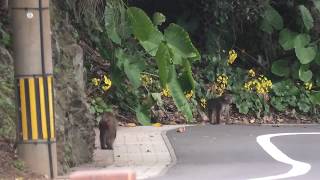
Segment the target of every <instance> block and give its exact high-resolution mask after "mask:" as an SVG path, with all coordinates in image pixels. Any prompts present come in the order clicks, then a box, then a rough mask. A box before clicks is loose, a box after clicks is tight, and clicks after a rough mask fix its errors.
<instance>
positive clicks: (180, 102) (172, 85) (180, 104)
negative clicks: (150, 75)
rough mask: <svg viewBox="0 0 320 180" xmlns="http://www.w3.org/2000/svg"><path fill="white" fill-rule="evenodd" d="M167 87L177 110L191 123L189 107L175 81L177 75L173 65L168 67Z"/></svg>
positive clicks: (191, 116) (191, 117)
mask: <svg viewBox="0 0 320 180" xmlns="http://www.w3.org/2000/svg"><path fill="white" fill-rule="evenodd" d="M169 74H170V75H169V82H168V87H169V90H170V93H171V96H172V97H173V100H174V102H175V104H176V106H177V108H178V109H179V110H180V111H181V112H182V113H183V115H184V116H185V117H186V119H187V121H188V122H191V121H193V115H192V111H191V108H190V105H189V103H188V101H187V99H186V97H185V96H184V93H183V91H182V89H181V87H180V85H179V82H178V80H177V73H176V70H175V67H174V65H171V66H170V71H169Z"/></svg>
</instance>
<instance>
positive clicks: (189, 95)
mask: <svg viewBox="0 0 320 180" xmlns="http://www.w3.org/2000/svg"><path fill="white" fill-rule="evenodd" d="M192 96H193V90H191V91H190V92H188V93H186V98H187V99H188V100H190V99H191V98H192Z"/></svg>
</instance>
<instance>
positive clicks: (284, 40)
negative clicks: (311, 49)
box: [279, 28, 297, 51]
mask: <svg viewBox="0 0 320 180" xmlns="http://www.w3.org/2000/svg"><path fill="white" fill-rule="evenodd" d="M296 36H297V33H295V32H292V31H290V30H289V29H287V28H284V29H282V30H281V32H280V34H279V44H280V45H281V46H282V48H283V49H284V50H286V51H288V50H291V49H293V48H294V47H295V38H296Z"/></svg>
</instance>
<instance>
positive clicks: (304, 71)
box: [299, 66, 313, 82]
mask: <svg viewBox="0 0 320 180" xmlns="http://www.w3.org/2000/svg"><path fill="white" fill-rule="evenodd" d="M312 76H313V73H312V71H310V70H309V69H308V68H307V67H305V66H301V67H300V70H299V77H300V80H301V81H303V82H309V81H310V80H311V79H312Z"/></svg>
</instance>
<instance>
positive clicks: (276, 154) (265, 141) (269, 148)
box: [249, 132, 320, 180]
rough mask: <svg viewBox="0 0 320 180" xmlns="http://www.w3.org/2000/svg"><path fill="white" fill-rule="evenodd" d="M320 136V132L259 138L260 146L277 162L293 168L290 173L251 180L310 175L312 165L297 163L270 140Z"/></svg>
mask: <svg viewBox="0 0 320 180" xmlns="http://www.w3.org/2000/svg"><path fill="white" fill-rule="evenodd" d="M315 134H316V135H320V132H309V133H278V134H266V135H261V136H258V137H257V142H258V144H259V145H260V146H261V147H262V148H263V149H264V150H265V151H266V152H267V153H268V154H269V155H270V156H271V157H272V158H273V159H275V160H277V161H279V162H282V163H285V164H289V165H291V166H292V168H291V169H290V171H288V172H287V173H284V174H279V175H274V176H267V177H261V178H254V179H249V180H276V179H284V178H289V177H296V176H301V175H304V174H306V173H308V172H309V171H310V169H311V165H310V164H308V163H305V162H301V161H296V160H293V159H291V158H290V157H288V156H287V155H286V154H284V153H283V152H282V151H280V150H279V149H278V148H277V147H276V146H275V145H274V144H272V143H271V141H270V139H271V138H273V137H278V136H294V135H315Z"/></svg>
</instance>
